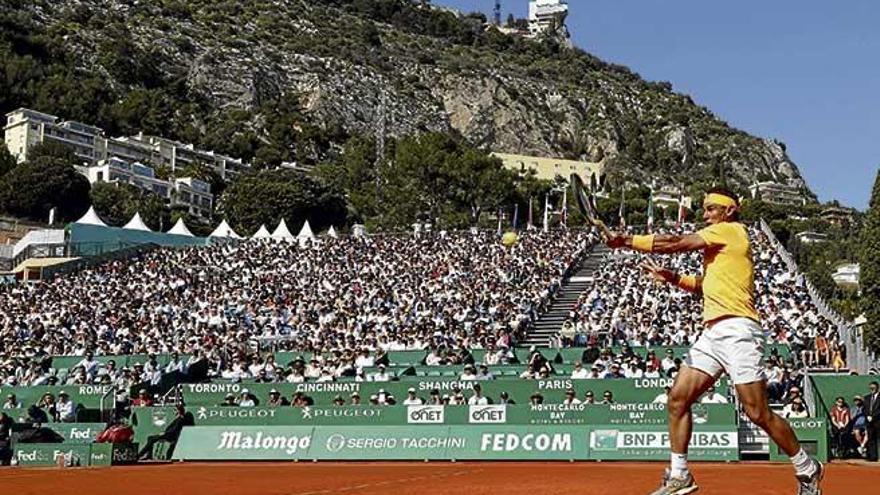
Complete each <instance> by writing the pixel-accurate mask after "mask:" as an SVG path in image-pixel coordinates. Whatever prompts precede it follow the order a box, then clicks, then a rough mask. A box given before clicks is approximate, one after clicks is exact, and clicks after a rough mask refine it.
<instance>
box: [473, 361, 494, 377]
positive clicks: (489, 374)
mask: <svg viewBox="0 0 880 495" xmlns="http://www.w3.org/2000/svg"><path fill="white" fill-rule="evenodd" d="M494 379H495V375H493V374H492V372H491V371H489V367H488V366H486V365H485V364H481V365H480V371H479V372H478V373H477V380H494Z"/></svg>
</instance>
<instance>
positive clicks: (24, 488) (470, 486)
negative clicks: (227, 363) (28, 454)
mask: <svg viewBox="0 0 880 495" xmlns="http://www.w3.org/2000/svg"><path fill="white" fill-rule="evenodd" d="M663 468H664V465H663V464H661V463H653V464H642V463H622V462H613V463H612V462H604V463H541V462H508V463H481V462H459V463H440V462H437V463H317V464H315V463H298V464H297V463H214V464H208V463H183V464H181V463H176V464H150V465H140V466H116V467H101V468H67V469H58V468H0V493H4V494H6V493H9V494H15V495H24V494H31V493H33V494H52V495H62V494H68V493H69V494H83V495H104V494H108V495H109V494H113V495H136V494H150V495H160V494H161V495H172V494H186V495H222V494H230V495H232V494H235V495H243V494H267V495H270V494H285V495H307V494H308V495H318V494H328V493H358V494H386V495H426V494H444V495H448V494H453V495H481V494H485V495H489V494H491V495H511V494H528V495H544V494H550V495H562V494H577V495H587V494H602V495H604V494H613V495H619V494H634V495H647V494H649V493H651V491H653V490H654V489H655V488H656V487H657V485H658V483H659V479H660V474H661V472H662V470H663ZM692 469H693V473H694V475H695V476H696V478H697V482H698V483H699V485H700V487H701V489H700V493H701V494H703V493H705V494H714V495H734V494H744V495H771V494H772V495H779V494H791V495H794V494H795V493H797V489H796V483H795V481H794V477H793V475H792V468H791V466H789V465H786V464H765V463H745V464H703V463H699V464H694V465H692ZM823 488H824V493H825V494H826V495H836V494H841V495H844V494H852V493H866V494H867V493H878V494H880V465H876V464H875V465H867V464H856V463H852V464H849V463H835V464H832V465H830V466H828V471H827V475H826V477H825V482H824V484H823Z"/></svg>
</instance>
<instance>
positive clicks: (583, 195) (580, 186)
mask: <svg viewBox="0 0 880 495" xmlns="http://www.w3.org/2000/svg"><path fill="white" fill-rule="evenodd" d="M569 181H570V182H571V193H572V195H573V196H574V198H575V204H576V205H577V208H578V211H579V212H581V215H583V216H584V218H586V219H587V220H588V221H589V222H590V223H591V224H592V225H594V226H595V227H596V228H598V229H599V232H600V233H601V234H602V236H603V237H605V239H611V238H612V237H614V234H612V233H611V230H610V229H609V228H608V226H607V225H605V222H603V221H602V219H600V218H599V209H598V208H597V207H596V194H595V193H596V191H595V189H596V182H595V179H592V180H591V181H590V185H591V190H590V191H589V192H587V189H586V187H584V181H583V180H581V176H580V175H578V174H571V177H570V179H569Z"/></svg>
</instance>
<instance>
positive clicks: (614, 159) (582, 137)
mask: <svg viewBox="0 0 880 495" xmlns="http://www.w3.org/2000/svg"><path fill="white" fill-rule="evenodd" d="M418 3H420V2H408V1H403V0H272V1H269V0H248V1H245V0H239V1H232V0H221V1H212V2H207V1H203V0H193V1H185V0H162V1H158V0H157V1H149V2H148V1H143V0H140V1H138V0H128V1H123V0H32V1H28V2H23V1H16V0H0V5H2V8H3V10H4V14H3V15H4V19H3V23H2V25H3V26H4V30H5V31H4V32H5V36H4V38H5V40H4V44H6V48H5V49H8V50H10V51H11V52H13V53H14V54H15V55H16V56H17V57H19V58H22V57H28V56H32V57H35V58H37V59H38V60H39V59H40V57H43V58H47V57H49V58H51V57H56V58H58V57H62V58H64V60H65V61H66V63H69V64H74V65H75V67H76V74H77V75H76V77H78V78H84V80H86V81H100V84H103V85H104V86H103V88H100V90H99V89H94V88H91V89H89V88H90V86H89V85H88V84H83V86H84V88H85V89H84V90H88V91H91V92H93V93H96V94H98V96H96V97H95V98H100V99H101V101H100V102H99V103H96V104H95V105H97V106H100V111H98V110H96V109H94V108H92V109H89V108H88V105H87V104H86V105H82V104H80V105H79V106H77V105H74V104H72V103H70V102H69V101H67V100H65V99H63V98H54V101H53V98H52V97H50V96H44V97H41V96H39V95H40V94H42V93H40V91H39V90H35V91H36V92H35V93H33V94H34V95H36V96H28V95H29V94H30V93H26V92H21V91H20V92H19V93H14V94H20V96H18V97H9V98H7V99H6V100H3V101H2V103H3V105H4V106H5V108H4V110H8V109H9V107H10V106H13V105H19V104H27V105H30V106H37V107H38V109H39V110H43V111H46V112H51V113H57V114H59V115H63V116H65V117H68V118H82V119H84V120H87V121H88V117H89V116H90V114H91V117H92V118H91V120H92V121H93V122H95V121H96V122H95V123H98V124H103V125H105V126H107V127H108V128H110V129H118V130H119V131H120V132H123V131H126V130H130V128H134V127H137V126H144V127H146V128H147V129H150V127H151V126H152V127H154V128H155V127H159V129H157V130H159V131H162V130H164V131H165V132H164V133H165V134H170V135H173V136H177V137H180V138H181V139H190V140H195V141H203V143H202V144H205V145H209V146H213V147H215V148H218V151H226V152H229V153H236V152H237V153H239V154H245V155H249V154H250V155H253V154H256V155H260V152H259V147H260V146H262V145H267V144H273V140H277V139H279V138H277V136H278V135H279V132H280V133H281V134H283V133H284V132H283V131H284V129H282V130H281V131H277V130H276V131H273V125H274V123H273V119H274V118H275V116H273V113H272V111H270V110H267V108H274V107H276V106H277V103H278V102H279V101H283V100H285V99H290V98H294V99H295V100H296V105H297V106H298V109H297V117H296V123H294V124H291V125H293V126H294V127H295V129H296V130H297V131H299V130H301V128H302V125H312V126H315V127H316V128H318V129H328V128H331V127H332V128H335V129H341V131H342V132H337V133H336V134H335V135H334V136H335V137H334V136H331V137H330V138H329V139H330V140H333V139H336V138H338V136H341V135H350V134H353V133H375V132H376V129H377V126H379V125H380V122H384V126H385V128H386V129H387V133H388V134H389V135H391V136H400V135H406V134H411V133H415V132H420V131H425V130H439V131H453V132H457V133H460V134H461V135H462V136H463V137H465V138H466V139H467V140H468V141H470V142H471V143H473V144H476V145H478V146H481V147H483V148H485V149H487V150H493V151H499V152H508V153H522V154H536V155H548V156H559V157H567V158H586V159H589V160H602V159H604V160H606V161H607V163H608V164H609V167H610V170H612V171H613V172H614V173H617V174H626V175H628V176H630V177H632V178H637V179H644V178H647V176H648V175H650V176H651V177H660V178H661V179H662V180H667V181H670V182H676V183H679V182H681V181H687V182H689V183H692V182H694V181H701V182H713V181H716V180H717V179H718V178H719V177H720V176H721V175H724V176H726V178H727V179H728V180H731V181H732V182H734V183H737V184H739V185H740V186H742V185H746V184H748V183H751V182H754V181H755V180H759V179H761V180H765V179H776V180H779V181H790V182H792V183H795V184H803V182H802V179H801V176H800V174H799V171H798V169H797V167H796V166H795V164H794V163H792V161H791V160H790V159H789V158H788V156H787V155H786V153H785V148H784V146H783V145H781V144H780V143H777V142H775V141H772V140H769V139H761V138H757V137H753V136H750V135H748V134H746V133H744V132H742V131H739V130H736V129H733V128H731V127H729V126H728V125H727V124H726V123H724V122H723V121H721V120H719V119H717V118H716V117H715V116H714V115H713V114H712V113H711V112H710V111H709V110H707V109H705V108H702V107H700V106H698V105H696V104H694V102H693V101H692V100H691V99H690V98H689V97H688V96H686V95H681V94H677V93H675V92H673V91H672V89H671V87H670V85H668V84H667V83H651V82H646V81H644V80H642V79H641V78H640V77H639V76H638V75H636V74H634V73H632V72H631V71H629V70H628V69H626V68H623V67H619V66H615V65H612V64H608V63H605V62H602V61H601V60H598V59H596V58H595V57H593V56H591V55H589V54H587V53H584V52H582V51H579V50H571V49H568V48H565V47H563V46H560V45H559V44H557V43H555V42H554V41H552V40H546V41H544V42H534V41H526V40H521V39H518V38H514V37H511V36H507V35H503V34H501V33H498V32H497V31H495V30H494V29H493V28H486V27H484V24H483V22H482V19H480V18H478V17H476V16H470V17H468V16H465V17H461V16H456V15H455V14H452V13H449V12H445V11H438V10H435V9H428V8H424V7H419V6H416V5H415V4H418ZM22 40H24V41H22ZM28 50H44V51H46V52H48V53H49V54H50V55H45V54H39V53H37V54H29V53H28ZM59 52H62V53H61V54H60V55H59ZM52 53H54V55H51V54H52ZM46 72H47V71H44V72H43V73H40V75H41V76H43V77H45V78H48V77H49V74H47V73H46ZM48 72H51V71H48ZM46 83H47V80H46V79H44V80H37V81H32V84H37V85H40V84H46ZM15 89H16V88H13V90H15ZM132 95H136V96H137V97H138V98H140V99H138V100H135V101H132V100H133V98H135V97H134V96H132ZM29 99H30V100H33V101H29ZM156 99H159V100H162V101H161V104H159V103H157V102H156V101H154V100H156ZM43 100H48V102H47V101H43ZM142 100H144V101H142ZM132 107H133V108H134V110H132V109H131V108H132ZM285 125H286V124H285ZM162 126H166V128H165V129H163V128H162ZM220 128H222V131H221V130H218V129H220ZM211 136H213V138H211ZM242 136H245V137H246V139H245V138H243V137H242ZM242 140H244V141H246V143H247V144H246V145H242V144H241V141H242ZM294 141H295V140H294ZM236 143H237V144H236ZM274 144H277V143H274ZM337 144H338V143H337ZM285 146H288V145H285ZM289 151H290V150H281V152H280V154H279V153H275V154H271V153H267V154H266V156H269V157H270V158H268V159H267V161H271V160H272V159H273V158H272V157H275V159H277V157H278V156H281V157H282V158H283V157H285V156H287V155H288V152H289ZM245 158H253V157H252V156H245ZM312 158H313V159H318V158H319V157H312Z"/></svg>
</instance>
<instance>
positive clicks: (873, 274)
mask: <svg viewBox="0 0 880 495" xmlns="http://www.w3.org/2000/svg"><path fill="white" fill-rule="evenodd" d="M859 244H860V252H859V263H860V269H861V273H860V275H859V286H860V287H861V290H862V301H861V309H862V311H863V312H864V315H865V318H866V319H867V323H865V325H864V326H863V327H862V328H863V330H862V332H863V336H864V339H865V344H866V345H867V346H868V347H870V348H871V349H873V350H874V351H875V352H880V171H878V173H877V178H876V179H875V180H874V190H873V192H872V193H871V202H870V205H869V207H868V212H867V214H866V215H865V225H864V227H863V228H862V233H861V236H860V243H859Z"/></svg>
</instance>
